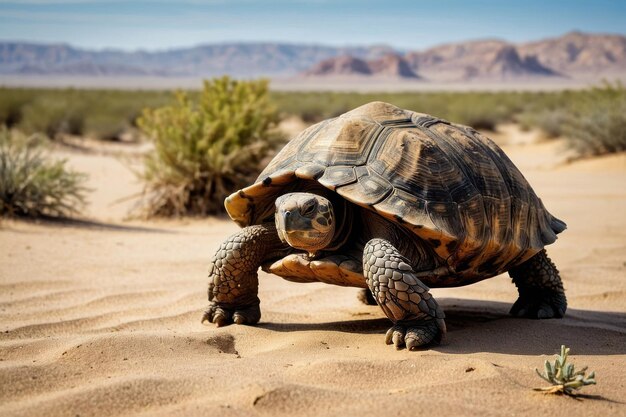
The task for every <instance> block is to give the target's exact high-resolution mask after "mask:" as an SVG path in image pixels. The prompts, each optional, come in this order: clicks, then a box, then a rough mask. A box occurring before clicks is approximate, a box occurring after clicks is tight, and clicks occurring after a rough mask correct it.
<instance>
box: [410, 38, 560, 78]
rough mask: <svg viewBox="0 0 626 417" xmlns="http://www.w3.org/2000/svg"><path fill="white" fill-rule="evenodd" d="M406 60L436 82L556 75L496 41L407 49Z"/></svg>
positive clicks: (509, 46) (532, 59) (532, 58)
mask: <svg viewBox="0 0 626 417" xmlns="http://www.w3.org/2000/svg"><path fill="white" fill-rule="evenodd" d="M406 59H407V61H408V62H409V65H410V67H411V69H412V70H413V71H419V73H420V74H421V75H422V76H424V77H425V78H427V79H429V80H437V81H470V80H494V81H503V80H508V79H518V78H532V77H545V76H558V75H559V74H558V73H557V72H556V71H554V70H552V69H550V68H548V67H545V66H543V65H542V64H541V63H540V62H539V61H537V59H535V57H533V56H525V57H521V56H520V55H519V52H518V51H517V49H516V47H515V46H514V45H511V44H508V43H506V42H503V41H498V40H487V41H475V42H465V43H456V44H449V45H442V46H438V47H435V48H431V49H428V50H426V51H424V52H410V53H408V54H406Z"/></svg>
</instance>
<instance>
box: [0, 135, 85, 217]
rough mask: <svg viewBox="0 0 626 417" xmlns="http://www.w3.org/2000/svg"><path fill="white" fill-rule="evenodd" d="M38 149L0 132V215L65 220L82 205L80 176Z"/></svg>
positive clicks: (32, 143)
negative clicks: (64, 218)
mask: <svg viewBox="0 0 626 417" xmlns="http://www.w3.org/2000/svg"><path fill="white" fill-rule="evenodd" d="M42 146H43V145H42V143H41V139H39V138H37V137H29V138H27V137H25V136H23V135H21V134H18V133H15V132H11V131H9V130H8V129H7V128H1V129H0V216H29V217H39V216H52V217H66V216H69V215H72V214H76V213H78V211H79V208H80V207H81V206H82V205H83V204H84V203H85V197H84V196H85V191H86V189H85V188H84V186H83V181H84V180H85V176H84V174H80V173H77V172H74V171H71V170H68V169H67V167H66V165H65V161H55V160H50V159H48V158H47V157H46V156H45V154H44V150H43V149H42Z"/></svg>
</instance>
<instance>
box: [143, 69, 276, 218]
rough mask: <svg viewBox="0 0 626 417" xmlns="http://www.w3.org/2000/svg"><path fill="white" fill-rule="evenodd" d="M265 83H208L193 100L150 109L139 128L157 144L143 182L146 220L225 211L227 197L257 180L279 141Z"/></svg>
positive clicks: (180, 95) (180, 97) (180, 98)
mask: <svg viewBox="0 0 626 417" xmlns="http://www.w3.org/2000/svg"><path fill="white" fill-rule="evenodd" d="M277 122H278V117H277V112H276V109H275V108H274V106H273V105H271V103H270V102H269V97H268V82H267V81H265V80H260V81H238V80H233V79H230V78H228V77H223V78H216V79H213V80H210V81H205V82H204V89H203V91H202V93H201V95H200V97H199V100H198V101H197V102H196V101H195V100H192V99H191V98H190V97H189V95H188V94H186V93H184V92H179V93H178V94H177V97H176V101H175V102H174V103H172V104H170V105H168V106H165V107H161V108H157V109H146V110H144V112H143V115H142V116H141V117H140V118H139V120H138V126H139V127H140V128H141V129H142V130H143V132H144V133H145V135H146V136H148V137H149V138H150V139H152V140H153V142H154V152H153V153H151V154H150V155H148V156H147V158H146V160H145V170H144V172H143V174H142V179H143V180H144V181H145V183H146V186H145V189H144V196H145V198H144V202H145V203H146V204H145V205H144V208H145V209H146V210H145V211H146V214H147V215H148V216H181V215H207V214H218V213H222V212H224V199H225V198H226V197H227V196H228V195H229V194H230V193H232V192H234V191H235V190H237V189H240V188H243V187H245V186H246V185H249V184H250V183H251V182H253V181H254V179H255V178H256V176H257V175H258V174H259V173H260V172H261V169H262V162H263V161H264V159H265V158H266V157H268V156H269V155H270V152H272V150H273V149H274V148H275V146H276V144H277V143H278V142H279V140H280V139H281V136H280V135H278V134H277V133H276V130H275V127H276V124H277Z"/></svg>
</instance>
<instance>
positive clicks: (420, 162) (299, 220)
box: [202, 102, 567, 350]
mask: <svg viewBox="0 0 626 417" xmlns="http://www.w3.org/2000/svg"><path fill="white" fill-rule="evenodd" d="M225 207H226V210H227V212H228V214H229V215H230V217H231V218H232V219H233V220H234V221H235V222H236V223H237V224H238V225H239V226H241V227H242V230H241V231H240V232H239V233H236V234H235V235H233V236H230V237H229V238H228V239H227V240H226V241H225V242H224V243H222V244H221V246H220V247H219V248H218V250H217V251H216V253H215V255H214V257H213V258H212V260H211V263H210V266H209V287H208V295H209V302H210V304H209V308H208V309H207V310H206V312H205V313H204V315H203V318H202V321H203V322H204V321H205V320H206V321H209V322H213V323H215V324H216V325H217V326H222V325H226V324H229V323H232V322H234V323H237V324H254V323H257V322H258V321H259V319H260V317H261V312H260V308H259V298H258V297H257V290H258V276H257V270H258V269H259V267H261V268H262V269H263V270H264V271H266V272H268V273H273V274H276V275H279V276H281V277H283V278H285V279H287V280H290V281H296V282H325V283H329V284H335V285H342V286H352V287H360V288H362V289H364V290H365V294H361V296H362V298H363V299H365V300H367V301H369V302H370V303H375V304H378V305H379V306H380V307H381V308H382V310H383V312H384V313H385V315H386V316H387V317H388V318H389V319H390V320H391V321H392V322H393V325H392V327H391V328H390V329H389V331H388V332H387V334H386V343H387V344H394V345H395V346H396V348H402V347H405V346H406V348H407V349H409V350H413V349H415V348H417V347H419V346H423V345H428V344H430V343H436V342H439V341H441V338H442V337H443V335H444V334H445V332H446V327H445V322H444V318H445V315H444V312H443V310H442V309H441V307H440V306H439V305H438V303H437V301H436V300H435V299H434V298H433V297H432V295H431V294H430V291H429V287H453V286H462V285H467V284H471V283H474V282H477V281H480V280H483V279H486V278H490V277H493V276H496V275H498V274H501V273H503V272H505V271H508V273H509V275H510V276H511V277H512V281H513V283H514V284H515V285H516V286H517V288H518V291H519V298H518V300H517V301H516V302H515V303H514V304H513V307H512V308H511V314H513V315H515V316H520V317H529V318H538V319H544V318H552V317H554V318H560V317H563V315H564V313H565V310H566V308H567V301H566V298H565V293H564V290H563V284H562V282H561V278H560V276H559V272H558V270H557V269H556V266H555V265H554V264H553V263H552V261H551V260H550V259H549V258H548V256H547V254H546V251H545V249H544V247H545V246H546V245H549V244H551V243H553V242H554V241H555V240H556V238H557V236H556V235H557V234H558V233H560V232H562V231H563V230H565V228H566V225H565V223H564V222H563V221H561V220H559V219H557V218H556V217H554V216H552V215H551V214H550V213H549V212H548V211H547V210H546V209H545V207H544V205H543V203H542V202H541V200H540V199H539V198H538V197H537V195H536V194H535V192H534V191H533V189H532V188H531V187H530V185H529V184H528V182H527V181H526V179H525V178H524V176H523V175H522V174H521V173H520V171H519V170H518V169H517V168H516V167H515V165H514V164H513V163H512V162H511V160H510V159H509V158H508V157H507V156H506V155H505V154H504V152H503V151H502V150H501V149H500V148H499V147H498V146H497V145H496V144H495V143H494V142H492V141H491V140H489V139H488V138H486V137H485V136H483V135H482V134H480V133H479V132H477V131H476V130H474V129H472V128H470V127H467V126H462V125H457V124H452V123H449V122H447V121H445V120H443V119H440V118H437V117H433V116H429V115H427V114H422V113H416V112H413V111H408V110H402V109H400V108H398V107H395V106H393V105H391V104H387V103H383V102H372V103H369V104H366V105H363V106H361V107H358V108H356V109H354V110H352V111H350V112H348V113H345V114H343V115H341V116H339V117H336V118H332V119H329V120H325V121H322V122H320V123H318V124H315V125H313V126H311V127H309V128H307V129H306V130H304V131H303V132H302V133H300V134H299V135H298V136H296V137H295V138H294V139H292V140H291V141H290V142H288V143H287V144H286V145H285V147H284V148H283V149H282V150H281V151H280V152H279V153H278V154H277V155H276V156H275V157H274V158H273V160H272V161H271V162H270V163H269V165H268V166H267V167H266V168H265V170H264V171H263V172H262V173H261V174H260V176H259V177H258V179H257V181H256V182H255V183H254V184H252V185H250V186H248V187H246V188H244V189H242V190H239V191H237V192H235V193H233V194H232V195H230V196H229V197H227V198H226V200H225Z"/></svg>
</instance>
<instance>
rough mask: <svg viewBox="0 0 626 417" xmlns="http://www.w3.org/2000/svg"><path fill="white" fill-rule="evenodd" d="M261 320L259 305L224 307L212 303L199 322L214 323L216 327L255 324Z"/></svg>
mask: <svg viewBox="0 0 626 417" xmlns="http://www.w3.org/2000/svg"><path fill="white" fill-rule="evenodd" d="M260 319H261V309H260V307H259V303H256V304H252V305H248V306H236V307H234V306H224V305H220V304H218V303H216V302H214V301H211V302H210V303H209V307H208V308H207V309H206V311H205V312H204V314H203V315H202V320H201V322H202V323H204V322H205V321H208V322H209V323H215V325H216V326H217V327H222V326H227V325H229V324H231V323H235V324H256V323H258V322H259V320H260Z"/></svg>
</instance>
